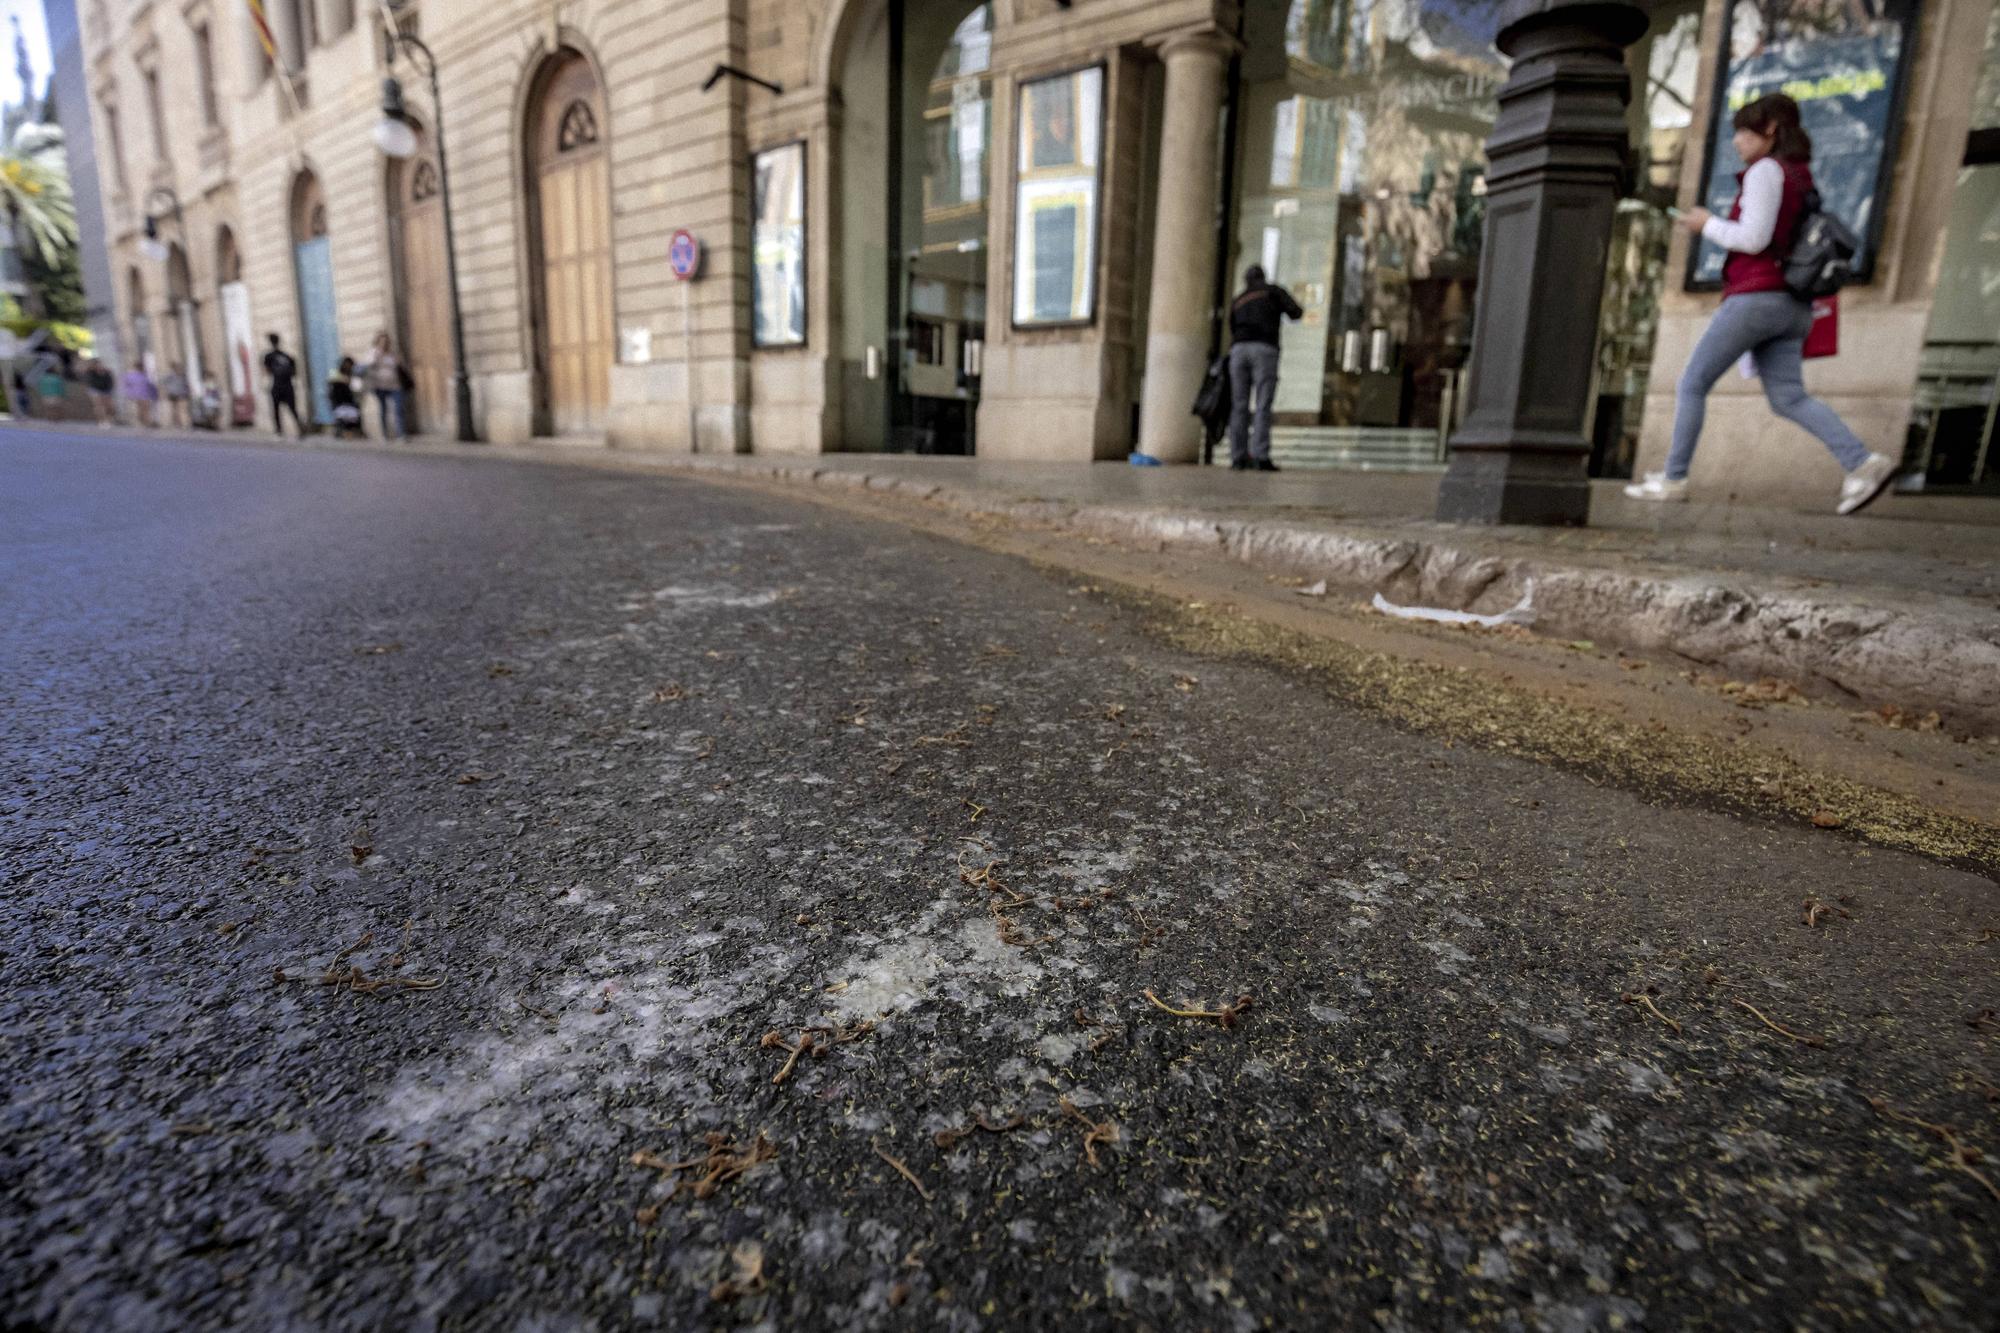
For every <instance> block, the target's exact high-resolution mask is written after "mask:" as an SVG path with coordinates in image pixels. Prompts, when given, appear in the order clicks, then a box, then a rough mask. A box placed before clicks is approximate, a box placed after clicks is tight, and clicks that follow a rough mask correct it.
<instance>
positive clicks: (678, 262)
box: [667, 228, 701, 282]
mask: <svg viewBox="0 0 2000 1333" xmlns="http://www.w3.org/2000/svg"><path fill="white" fill-rule="evenodd" d="M667 267H668V268H671V269H672V270H673V271H674V276H675V277H677V278H679V279H680V280H681V281H682V282H686V281H687V280H688V279H690V278H692V277H693V276H694V275H695V274H697V273H699V272H700V271H701V242H700V241H698V240H696V239H695V236H694V233H693V232H691V231H688V230H686V229H685V228H683V229H682V230H680V231H677V232H675V233H674V238H673V240H671V241H669V242H667Z"/></svg>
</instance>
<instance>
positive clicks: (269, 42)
mask: <svg viewBox="0 0 2000 1333" xmlns="http://www.w3.org/2000/svg"><path fill="white" fill-rule="evenodd" d="M243 2H244V3H245V4H247V5H249V6H250V21H251V22H252V23H254V24H256V25H257V40H258V41H260V42H262V43H263V44H264V58H265V59H267V60H269V61H270V62H271V63H272V64H273V65H276V64H277V63H278V39H277V38H276V37H273V36H272V35H271V20H270V19H268V18H266V17H265V16H264V0H243Z"/></svg>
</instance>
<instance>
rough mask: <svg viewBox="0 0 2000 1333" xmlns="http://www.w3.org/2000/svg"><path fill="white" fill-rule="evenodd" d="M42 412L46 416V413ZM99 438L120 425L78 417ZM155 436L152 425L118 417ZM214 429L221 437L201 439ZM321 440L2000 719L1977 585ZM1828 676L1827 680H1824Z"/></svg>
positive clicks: (808, 468)
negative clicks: (1186, 571) (1095, 544)
mask: <svg viewBox="0 0 2000 1333" xmlns="http://www.w3.org/2000/svg"><path fill="white" fill-rule="evenodd" d="M37 424H38V426H39V427H40V428H43V429H46V428H47V427H46V426H44V425H41V424H40V423H37ZM77 433H79V434H82V435H86V436H98V437H102V436H104V435H106V434H112V433H114V432H105V431H95V430H90V429H87V428H86V429H84V430H80V431H78V432H77ZM115 433H116V434H119V435H124V436H128V437H134V438H146V437H147V434H148V433H146V432H141V431H137V430H119V431H116V432H115ZM201 442H206V441H201ZM216 442H218V443H238V442H241V443H249V444H262V445H269V444H271V443H273V442H274V437H271V436H265V435H256V436H218V437H217V440H216ZM278 442H281V443H283V444H286V445H288V446H291V447H305V448H312V449H324V450H339V449H352V450H366V451H371V452H392V451H394V452H408V453H418V454H423V455H426V456H446V457H465V456H467V455H468V452H473V453H477V454H480V455H483V456H486V457H490V458H497V459H509V460H512V461H518V462H538V463H551V462H554V463H572V464H582V465H585V466H597V467H607V468H613V469H617V470H626V471H649V472H683V473H692V474H696V475H702V474H709V475H713V476H716V477H719V478H720V477H737V478H746V479H750V480H763V481H777V482H783V483H787V484H792V485H808V486H830V487H839V488H842V489H844V490H849V491H855V492H879V493H882V494H886V495H894V496H898V497H901V498H905V499H912V500H918V501H922V502H924V503H927V504H931V505H936V506H939V507H942V508H945V509H948V510H951V511H953V512H957V513H963V514H967V515H980V516H985V517H992V518H1002V519H1007V520H1011V521H1014V522H1025V523H1033V524H1038V525H1042V526H1047V527H1054V528H1058V529H1066V530H1070V531H1074V532H1078V533H1082V534H1084V535H1087V536H1095V537H1103V538H1110V539H1116V540H1122V541H1131V542H1138V543H1142V544H1146V543H1150V544H1153V545H1155V546H1158V547H1160V548H1162V549H1168V548H1171V549H1174V550H1180V551H1192V552H1212V553H1216V554H1220V555H1223V556H1226V557H1227V558H1229V559H1233V560H1237V561H1240V562H1242V563H1244V564H1246V565H1249V566H1251V567H1252V568H1256V569H1261V570H1264V571H1266V572H1268V573H1275V574H1283V575H1290V576H1295V577H1301V578H1306V579H1325V580H1326V581H1327V585H1328V587H1329V588H1340V589H1343V590H1346V591H1348V592H1352V593H1357V594H1363V595H1366V594H1372V593H1375V592H1380V593H1382V594H1384V595H1385V596H1387V597H1388V598H1389V599H1390V600H1392V601H1396V602H1400V603H1403V604H1406V605H1422V606H1437V607H1447V608H1451V609H1454V610H1466V609H1474V608H1482V609H1483V608H1491V609H1499V608H1502V607H1505V606H1510V605H1512V604H1513V603H1514V602H1515V601H1517V600H1518V599H1519V598H1520V596H1521V594H1522V593H1523V592H1524V591H1525V589H1526V587H1527V583H1528V580H1530V579H1532V580H1534V607H1535V612H1536V617H1535V624H1534V627H1535V629H1536V631H1537V632H1539V633H1542V634H1545V635H1548V636H1551V637H1554V638H1559V639H1589V640H1591V641H1593V642H1595V643H1597V644H1599V645H1602V646H1605V647H1610V648H1624V649H1629V650H1633V651H1637V652H1662V653H1664V652H1671V653H1675V654H1678V655H1680V656H1681V657H1684V658H1687V659H1690V660H1692V661H1695V662H1698V663H1701V664H1703V665H1704V666H1707V667H1710V668H1713V669H1714V670H1717V671H1719V672H1723V673H1726V674H1727V675H1729V676H1732V677H1735V678H1739V679H1753V680H1754V679H1757V678H1759V677H1763V676H1775V677H1778V678H1781V679H1785V680H1791V681H1795V682H1798V683H1800V684H1802V685H1805V686H1807V687H1808V688H1809V689H1810V688H1813V687H1815V686H1820V687H1830V688H1831V692H1833V693H1836V694H1840V695H1844V696H1846V697H1847V698H1848V699H1849V700H1851V701H1852V703H1853V704H1854V706H1855V707H1857V708H1873V707H1876V706H1878V705H1883V704H1893V705H1895V706H1897V707H1900V708H1902V709H1904V710H1905V711H1907V712H1913V713H1916V714H1922V713H1925V712H1929V711H1933V710H1935V711H1936V712H1937V713H1938V714H1939V715H1940V716H1941V717H1942V718H1943V719H1944V720H1946V721H1947V722H1949V723H1951V724H1952V725H1953V726H1954V727H1955V728H1958V729H1961V730H1969V731H1978V732H1985V733H1987V734H1993V733H1996V732H2000V613H1995V612H1994V611H1992V610H1990V609H1988V608H1986V607H1984V606H1980V605H1976V604H1973V603H1970V602H1967V601H1964V600H1962V599H1944V598H1934V599H1929V601H1928V604H1925V605H1919V606H1906V605H1898V604H1897V599H1896V598H1894V597H1893V596H1882V597H1879V598H1877V599H1870V598H1868V597H1866V596H1855V595H1852V594H1841V593H1839V592H1834V593H1833V594H1832V595H1828V594H1826V593H1823V592H1821V591H1819V590H1816V589H1812V588H1807V587H1803V586H1799V585H1797V584H1796V583H1794V582H1792V581H1789V580H1784V579H1777V578H1773V579H1769V580H1762V581H1753V580H1749V579H1742V580H1731V579H1727V578H1724V577H1719V576H1715V575H1711V574H1706V573H1695V572H1689V571H1682V570H1675V569H1671V568H1667V569H1659V570H1657V571H1646V570H1643V569H1641V570H1637V571H1634V570H1618V569H1605V568H1597V567H1592V566H1590V565H1588V564H1582V563H1565V562H1563V561H1561V560H1559V559H1551V558H1549V557H1547V556H1540V555H1523V554H1520V553H1517V552H1494V551H1491V550H1481V549H1480V548H1479V544H1478V542H1477V540H1476V537H1475V535H1474V534H1472V533H1469V532H1466V533H1464V534H1463V535H1464V536H1465V537H1474V538H1475V539H1473V540H1456V541H1455V540H1452V538H1453V537H1455V536H1458V535H1459V534H1460V533H1461V532H1462V531H1463V530H1458V529H1450V528H1439V529H1437V530H1436V531H1435V533H1434V534H1433V533H1430V532H1419V533H1416V534H1411V533H1408V532H1397V533H1383V532H1372V531H1369V530H1368V529H1367V528H1366V527H1365V526H1364V525H1355V526H1354V527H1352V528H1350V529H1348V530H1345V531H1328V530H1326V529H1325V528H1318V527H1309V526H1306V525H1303V524H1298V523H1290V522H1286V521H1284V520H1282V519H1242V518H1219V517H1217V516H1215V515H1213V514H1204V513H1202V512H1200V511H1198V510H1195V511H1189V510H1173V509H1165V508H1138V507H1127V506H1118V505H1079V504H1072V503H1065V502H1062V501H1054V500H1045V499H1034V498H1027V497H1020V496H996V495H992V494H988V493H984V492H981V491H978V490H975V489H971V488H968V487H961V486H954V485H951V484H949V483H945V482H935V481H928V480H923V479H920V478H912V477H903V476H895V475H890V474H886V473H871V472H866V471H850V470H847V469H844V468H843V469H835V468H826V467H820V466H816V465H814V464H813V463H811V462H808V461H803V460H799V461H793V460H782V459H771V458H758V457H755V456H751V455H741V456H738V455H731V456H726V457H725V456H718V455H701V454H657V453H639V452H625V451H616V450H605V451H598V450H591V449H582V448H576V449H563V450H551V449H536V448H532V447H518V446H510V445H482V446H478V447H477V448H476V449H475V450H471V451H468V449H467V448H466V447H465V446H461V445H456V444H451V443H447V442H442V441H440V442H436V443H431V442H428V441H420V442H416V443H413V444H405V445H395V446H391V445H385V444H381V443H378V442H374V441H362V442H342V443H333V442H330V441H322V440H319V439H318V438H315V439H313V440H308V441H305V442H300V441H296V440H282V441H278ZM1816 692H1818V693H1821V694H1825V693H1827V692H1828V690H1827V689H1825V688H1822V689H1819V690H1817V691H1816Z"/></svg>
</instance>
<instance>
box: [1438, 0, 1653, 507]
mask: <svg viewBox="0 0 2000 1333" xmlns="http://www.w3.org/2000/svg"><path fill="white" fill-rule="evenodd" d="M1503 19H1504V23H1503V26H1502V28H1501V31H1500V37H1499V45H1500V49H1501V50H1503V51H1505V52H1506V53H1507V54H1508V55H1510V56H1511V57H1513V60H1514V63H1513V67H1512V68H1511V70H1510V71H1509V73H1508V76H1507V82H1506V84H1505V85H1503V86H1502V87H1501V89H1500V95H1499V102H1500V114H1499V116H1498V118H1497V119H1496V120H1495V121H1494V124H1493V132H1492V134H1491V136H1490V137H1489V138H1488V139H1487V142H1486V157H1487V163H1488V166H1487V174H1486V182H1487V194H1486V237H1485V245H1484V247H1483V248H1482V250H1481V253H1480V259H1479V288H1478V311H1477V313H1476V315H1475V316H1474V323H1473V334H1472V364H1471V367H1470V370H1469V372H1468V375H1467V379H1466V397H1465V402H1466V407H1467V411H1466V417H1465V424H1464V426H1463V427H1462V428H1461V429H1460V430H1459V431H1458V432H1457V434H1455V435H1453V436H1452V440H1451V463H1450V466H1449V467H1448V468H1447V470H1446V472H1445V476H1444V480H1443V482H1442V484H1441V485H1440V486H1439V488H1438V508H1437V516H1438V517H1439V518H1440V519H1442V520H1444V521H1446V522H1453V523H1538V524H1581V523H1583V522H1584V521H1586V519H1588V517H1589V515H1590V483H1589V481H1588V479H1587V478H1586V476H1585V469H1586V467H1587V465H1588V460H1589V457H1590V441H1589V440H1588V439H1587V438H1586V437H1585V436H1584V424H1585V422H1586V421H1588V420H1589V417H1590V388H1591V379H1592V374H1591V372H1592V369H1593V366H1594V365H1595V362H1596V356H1597V322H1598V307H1599V304H1600V302H1601V300H1602V298H1603V292H1604V266H1605V261H1606V258H1607V254H1608V251H1609V248H1610V243H1611V227H1612V219H1613V214H1614V212H1615V210H1616V207H1617V202H1618V196H1619V194H1620V192H1621V190H1622V189H1623V187H1624V184H1625V179H1626V175H1627V173H1628V171H1629V170H1630V164H1629V156H1630V155H1629V150H1628V140H1627V135H1628V134H1629V130H1628V128H1627V124H1626V105H1627V103H1628V101H1629V100H1630V97H1631V88H1632V84H1631V77H1630V75H1629V74H1628V73H1627V72H1626V69H1625V57H1624V49H1625V47H1626V46H1628V45H1630V44H1631V43H1632V42H1633V41H1635V40H1636V39H1637V38H1638V37H1639V35H1640V34H1641V33H1643V32H1645V30H1646V15H1645V12H1644V11H1643V10H1642V9H1640V8H1639V7H1638V6H1637V5H1634V4H1630V3H1627V2H1626V0H1506V7H1505V9H1504V11H1503Z"/></svg>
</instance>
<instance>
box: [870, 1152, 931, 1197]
mask: <svg viewBox="0 0 2000 1333" xmlns="http://www.w3.org/2000/svg"><path fill="white" fill-rule="evenodd" d="M868 1146H869V1147H871V1148H873V1149H874V1150H875V1155H876V1156H877V1157H879V1158H881V1159H882V1160H883V1161H885V1162H887V1163H888V1164H889V1165H890V1166H893V1167H895V1168H896V1173H897V1174H898V1175H900V1176H901V1177H902V1178H903V1179H905V1180H907V1181H909V1182H910V1184H911V1185H912V1186H914V1187H915V1188H916V1191H917V1193H918V1194H920V1195H922V1196H923V1200H924V1202H925V1203H929V1202H930V1201H931V1199H932V1198H933V1197H934V1196H933V1195H932V1194H931V1192H930V1191H929V1190H927V1189H925V1188H924V1182H923V1181H921V1180H918V1179H917V1173H916V1172H914V1171H912V1170H910V1168H909V1167H907V1166H905V1165H904V1164H903V1161H902V1159H901V1158H899V1157H891V1156H890V1155H889V1154H888V1153H887V1152H885V1151H883V1149H882V1144H881V1142H880V1141H879V1140H876V1139H870V1140H868Z"/></svg>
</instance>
